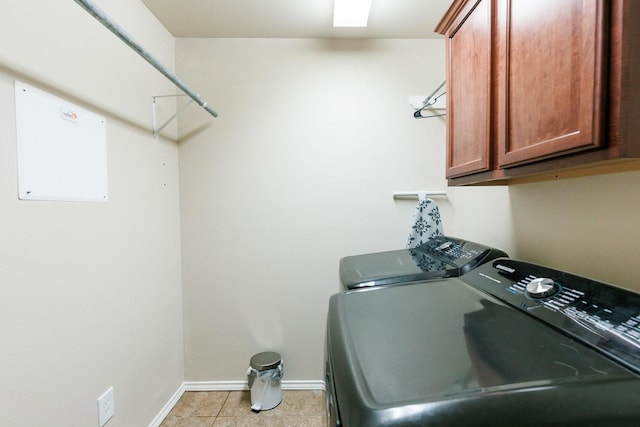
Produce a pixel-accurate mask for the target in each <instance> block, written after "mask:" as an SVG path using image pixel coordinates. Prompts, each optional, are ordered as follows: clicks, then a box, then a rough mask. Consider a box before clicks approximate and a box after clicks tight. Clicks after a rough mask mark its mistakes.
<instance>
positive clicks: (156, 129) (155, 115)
mask: <svg viewBox="0 0 640 427" xmlns="http://www.w3.org/2000/svg"><path fill="white" fill-rule="evenodd" d="M179 96H187V95H186V94H180V95H156V96H152V97H151V98H152V99H153V101H152V107H153V137H154V138H157V137H158V135H159V134H160V132H162V130H163V129H164V128H166V127H167V126H168V125H169V123H171V122H172V121H173V120H175V119H176V118H177V117H178V116H179V115H180V113H182V112H183V111H184V110H185V109H186V108H187V107H188V106H189V105H191V103H192V102H193V99H190V100H189V101H187V102H186V103H185V104H183V105H182V106H181V107H180V108H178V110H177V111H176V112H175V114H174V115H173V116H171V117H169V119H167V121H166V122H164V123H163V124H161V125H160V126H158V124H157V120H158V112H157V108H158V107H157V105H158V103H157V100H158V98H177V97H179Z"/></svg>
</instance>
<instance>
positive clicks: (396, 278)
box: [340, 249, 457, 289]
mask: <svg viewBox="0 0 640 427" xmlns="http://www.w3.org/2000/svg"><path fill="white" fill-rule="evenodd" d="M453 275H456V276H457V268H456V267H455V266H452V265H449V264H447V263H446V262H444V261H441V260H438V259H436V258H434V257H432V256H430V255H427V254H425V253H422V252H420V251H417V250H415V249H400V250H395V251H386V252H376V253H370V254H362V255H352V256H348V257H344V258H342V259H341V260H340V282H341V283H342V285H343V287H344V288H346V289H355V288H360V287H368V286H380V285H388V284H394V283H406V282H414V281H418V280H429V279H434V278H440V277H446V276H453Z"/></svg>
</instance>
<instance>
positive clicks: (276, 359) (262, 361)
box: [250, 351, 281, 371]
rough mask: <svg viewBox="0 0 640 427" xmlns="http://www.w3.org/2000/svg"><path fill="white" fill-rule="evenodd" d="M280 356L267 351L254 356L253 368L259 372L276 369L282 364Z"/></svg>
mask: <svg viewBox="0 0 640 427" xmlns="http://www.w3.org/2000/svg"><path fill="white" fill-rule="evenodd" d="M280 361H281V358H280V354H279V353H276V352H273V351H265V352H263V353H258V354H254V355H253V357H251V362H250V364H251V367H252V368H253V369H256V370H258V371H264V370H268V369H274V368H276V367H278V365H279V364H280Z"/></svg>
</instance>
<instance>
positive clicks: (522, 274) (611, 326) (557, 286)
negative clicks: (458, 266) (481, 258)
mask: <svg viewBox="0 0 640 427" xmlns="http://www.w3.org/2000/svg"><path fill="white" fill-rule="evenodd" d="M461 280H462V281H464V282H465V283H467V284H469V285H471V286H473V287H476V288H478V289H481V290H483V291H485V292H488V293H489V294H491V295H493V296H495V297H496V298H498V299H501V300H502V301H505V302H506V303H508V304H510V305H512V306H514V307H517V308H518V309H520V310H522V311H524V312H526V313H527V314H529V315H531V316H534V317H536V318H538V319H540V320H542V321H544V322H546V323H548V324H551V325H552V326H554V327H556V328H558V329H560V330H561V331H563V332H564V333H566V334H568V335H571V336H573V337H575V338H577V339H579V340H581V341H583V342H585V343H587V344H589V345H591V346H592V347H595V348H596V349H598V350H599V351H602V352H604V353H606V354H608V355H609V356H611V357H613V358H615V359H617V360H618V361H619V362H621V363H623V364H624V365H626V366H627V367H629V368H630V369H633V370H634V371H636V372H639V373H640V294H638V293H636V292H633V291H631V290H627V289H622V288H619V287H616V286H613V285H610V284H607V283H603V282H598V281H595V280H592V279H588V278H585V277H580V276H576V275H573V274H570V273H567V272H563V271H559V270H555V269H552V268H549V267H544V266H541V265H537V264H532V263H527V262H524V261H518V260H514V259H507V258H498V259H496V260H494V261H493V262H492V263H487V264H485V265H483V266H481V267H479V268H478V269H476V270H473V271H472V272H470V273H468V274H466V275H465V276H463V277H462V278H461Z"/></svg>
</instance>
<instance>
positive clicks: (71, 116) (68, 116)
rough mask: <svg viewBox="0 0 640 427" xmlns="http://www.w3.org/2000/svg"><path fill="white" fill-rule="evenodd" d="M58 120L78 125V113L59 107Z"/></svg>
mask: <svg viewBox="0 0 640 427" xmlns="http://www.w3.org/2000/svg"><path fill="white" fill-rule="evenodd" d="M60 118H61V119H62V120H66V121H68V122H71V123H78V113H77V112H76V111H74V110H73V109H71V108H65V107H60Z"/></svg>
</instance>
